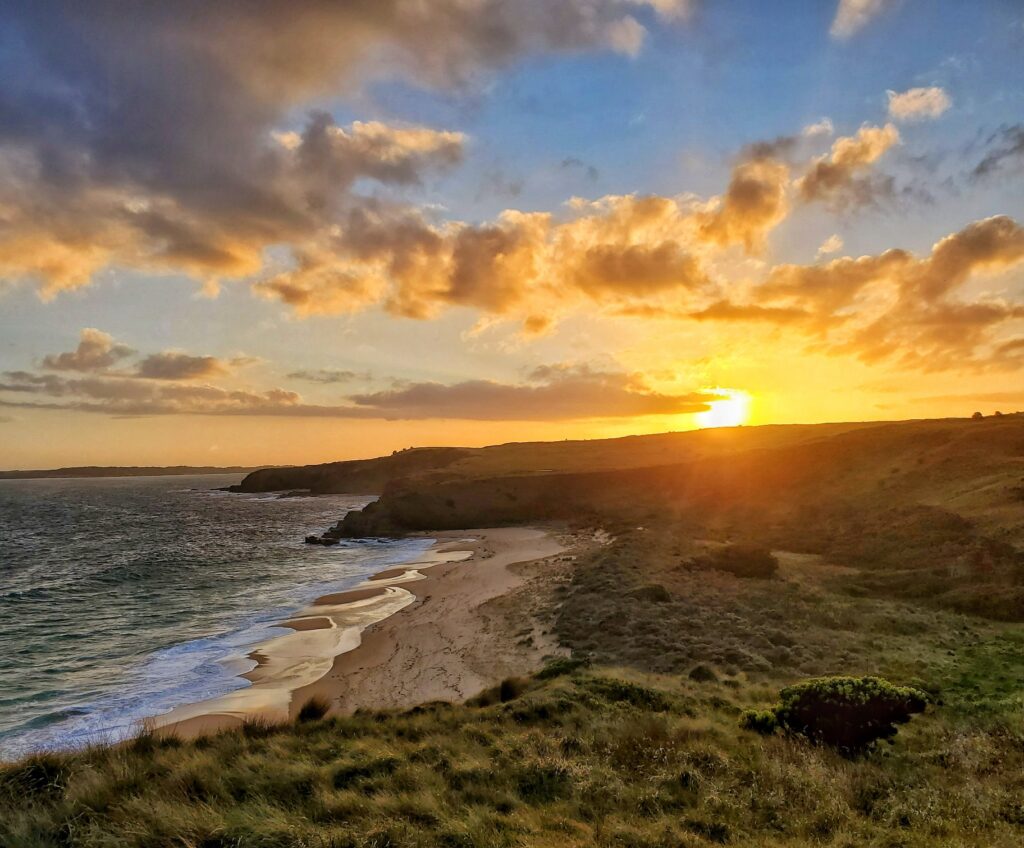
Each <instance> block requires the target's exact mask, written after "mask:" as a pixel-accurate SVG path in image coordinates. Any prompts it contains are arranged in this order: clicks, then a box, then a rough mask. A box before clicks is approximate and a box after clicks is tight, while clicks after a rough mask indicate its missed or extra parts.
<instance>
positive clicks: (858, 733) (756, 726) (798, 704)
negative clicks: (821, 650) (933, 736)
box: [740, 677, 928, 754]
mask: <svg viewBox="0 0 1024 848" xmlns="http://www.w3.org/2000/svg"><path fill="white" fill-rule="evenodd" d="M779 699H780V701H779V703H778V704H777V705H776V706H775V707H774V708H772V709H770V710H761V711H755V710H749V711H747V712H745V713H744V714H743V716H742V717H741V719H740V722H741V726H743V727H744V728H746V729H749V730H755V731H757V732H759V733H772V732H774V730H775V728H776V727H780V728H782V729H783V730H785V731H787V732H788V733H793V734H797V735H800V736H804V737H806V738H808V739H810V740H812V741H814V742H820V743H822V744H825V745H830V746H831V747H833V748H836V749H838V750H839V751H842V752H844V753H849V754H856V753H859V752H862V751H865V750H867V749H868V748H870V747H871V746H873V745H874V744H875V742H877V741H878V740H879V739H891V738H892V737H893V736H895V735H896V730H897V727H896V726H897V725H899V724H905V723H906V722H908V721H909V720H910V718H911V716H912V715H914V714H915V713H920V712H923V711H924V708H925V706H926V705H927V704H928V696H927V695H926V694H925V693H924V692H921V691H919V690H917V689H911V688H910V687H907V686H895V685H893V684H892V683H889V682H888V681H887V680H883V679H881V678H880V677H820V678H816V679H813V680H807V681H804V682H803V683H798V684H796V685H795V686H788V687H787V688H785V689H783V690H782V691H781V692H780V693H779Z"/></svg>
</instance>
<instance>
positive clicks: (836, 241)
mask: <svg viewBox="0 0 1024 848" xmlns="http://www.w3.org/2000/svg"><path fill="white" fill-rule="evenodd" d="M842 249H843V237H842V236H841V235H839V233H832V235H830V236H829V237H828V238H827V239H825V241H823V242H822V243H821V246H820V247H819V248H818V258H819V259H820V258H821V257H822V256H827V255H828V254H829V253H838V252H839V251H840V250H842Z"/></svg>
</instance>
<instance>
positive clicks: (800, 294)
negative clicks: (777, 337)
mask: <svg viewBox="0 0 1024 848" xmlns="http://www.w3.org/2000/svg"><path fill="white" fill-rule="evenodd" d="M1021 265H1024V228H1022V227H1021V226H1020V225H1019V224H1017V222H1016V221H1014V220H1013V219H1011V218H1008V217H1006V216H995V217H992V218H986V219H984V220H981V221H976V222H974V223H972V224H969V225H968V226H966V227H964V228H963V229H962V230H960V231H958V232H955V233H951V234H950V235H947V236H945V237H944V238H942V239H940V240H939V241H938V242H936V243H935V244H934V245H933V247H932V249H931V252H930V253H929V254H928V255H927V256H925V257H917V256H914V255H913V254H912V253H910V252H909V251H905V250H896V249H893V250H888V251H885V252H884V253H881V254H878V255H876V256H862V257H859V258H856V259H854V258H849V257H844V258H841V259H834V260H832V261H830V262H827V263H825V264H822V265H811V266H803V265H779V266H776V267H775V268H773V269H772V270H771V272H770V273H769V274H768V277H767V279H766V280H765V281H764V282H763V283H762V284H761V285H760V286H758V287H757V289H756V297H757V301H758V303H759V304H761V305H770V306H787V307H791V308H798V309H804V310H806V311H807V312H809V313H810V315H811V318H810V320H809V322H808V324H807V327H808V330H809V331H810V332H812V333H815V334H816V335H817V336H818V338H819V340H820V341H819V344H820V346H821V347H822V348H823V349H825V350H827V351H828V352H831V353H837V354H848V355H853V356H856V357H858V358H859V359H861V360H863V361H865V362H877V361H881V360H891V361H895V362H897V363H898V364H899V365H901V366H902V367H904V368H908V369H914V370H922V371H937V370H971V369H978V368H1016V367H1019V366H1020V365H1021V364H1024V363H1022V362H1021V360H1020V359H1019V358H1018V356H1017V354H1018V353H1019V347H1018V346H1017V343H1016V341H1010V342H1005V341H1002V342H1001V341H1000V340H998V339H997V338H996V336H995V333H996V331H998V330H999V329H1000V328H1002V327H1005V326H1007V325H1009V324H1011V323H1012V322H1015V321H1019V320H1020V319H1024V304H1021V303H1019V302H1014V301H1007V300H1005V299H998V298H993V297H991V296H989V297H977V298H975V299H973V300H967V299H964V297H965V294H966V292H965V287H966V286H967V284H968V283H970V282H971V281H973V280H976V279H978V278H980V277H983V276H986V275H987V276H992V275H996V274H1001V273H1005V272H1007V271H1009V270H1011V269H1014V268H1018V267H1020V266H1021Z"/></svg>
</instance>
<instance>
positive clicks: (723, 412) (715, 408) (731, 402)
mask: <svg viewBox="0 0 1024 848" xmlns="http://www.w3.org/2000/svg"><path fill="white" fill-rule="evenodd" d="M710 391H711V392H713V393H714V394H717V395H724V397H723V398H722V399H721V400H713V401H711V403H710V406H711V409H709V410H707V411H706V412H698V413H697V414H696V415H694V420H695V421H696V422H697V426H698V427H701V428H704V427H738V426H739V425H740V424H745V423H746V421H747V419H748V418H749V417H750V395H748V394H747V393H746V392H741V391H739V390H738V389H711V390H710Z"/></svg>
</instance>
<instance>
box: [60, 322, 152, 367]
mask: <svg viewBox="0 0 1024 848" xmlns="http://www.w3.org/2000/svg"><path fill="white" fill-rule="evenodd" d="M133 353H135V351H134V350H132V349H131V348H130V347H128V346H127V345H124V344H121V343H120V342H117V341H115V340H114V337H113V336H112V335H110V334H109V333H104V332H103V331H102V330H97V329H95V328H94V327H86V328H85V329H84V330H82V332H81V335H80V341H79V342H78V347H77V348H76V349H75V350H73V351H69V352H65V353H58V354H53V355H50V356H46V357H45V358H44V359H43V367H44V368H49V369H52V370H54V371H104V370H106V369H107V368H110V367H111V366H113V365H116V364H117V363H118V362H119V361H121V360H122V359H124V358H125V357H128V356H131V355H132V354H133Z"/></svg>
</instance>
